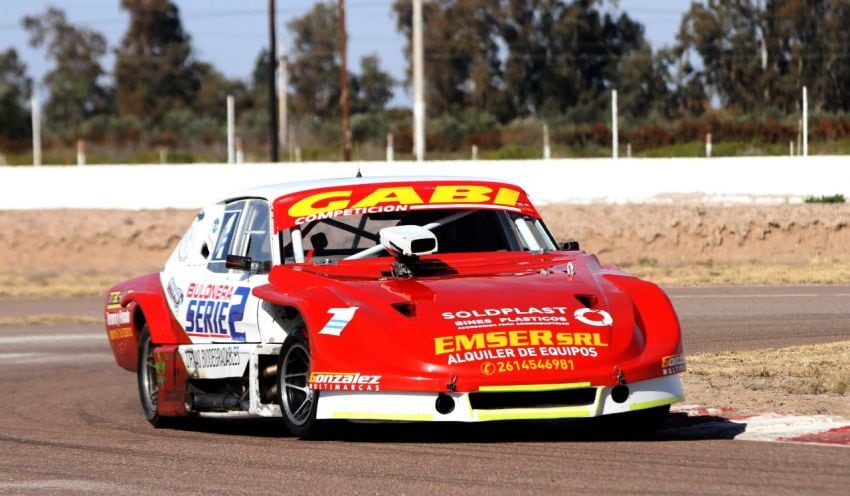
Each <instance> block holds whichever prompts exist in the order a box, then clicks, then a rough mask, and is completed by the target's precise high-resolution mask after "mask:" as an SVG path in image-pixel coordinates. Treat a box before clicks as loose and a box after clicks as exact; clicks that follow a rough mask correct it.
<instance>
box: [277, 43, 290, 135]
mask: <svg viewBox="0 0 850 496" xmlns="http://www.w3.org/2000/svg"><path fill="white" fill-rule="evenodd" d="M277 70H278V73H277V80H278V86H280V87H279V88H278V92H277V94H278V98H277V106H278V115H280V146H281V148H283V149H284V150H286V149H287V148H288V147H289V143H288V141H287V138H288V131H289V122H288V121H287V108H288V107H287V101H286V99H287V96H288V95H287V88H288V87H289V75H288V74H287V73H286V71H287V66H286V45H285V44H284V43H283V40H280V55H278V59H277Z"/></svg>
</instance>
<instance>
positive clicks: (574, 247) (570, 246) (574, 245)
mask: <svg viewBox="0 0 850 496" xmlns="http://www.w3.org/2000/svg"><path fill="white" fill-rule="evenodd" d="M561 249H562V250H563V251H579V250H581V248H580V247H579V244H578V241H567V242H566V243H562V244H561Z"/></svg>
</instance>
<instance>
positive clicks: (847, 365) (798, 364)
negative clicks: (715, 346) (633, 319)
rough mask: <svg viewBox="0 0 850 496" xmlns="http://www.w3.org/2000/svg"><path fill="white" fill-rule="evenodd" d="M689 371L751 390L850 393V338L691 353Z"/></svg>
mask: <svg viewBox="0 0 850 496" xmlns="http://www.w3.org/2000/svg"><path fill="white" fill-rule="evenodd" d="M688 373H689V374H693V375H697V376H703V377H712V378H728V379H734V380H735V381H738V382H739V383H741V384H742V385H743V386H744V387H745V388H747V389H751V390H774V391H783V392H785V393H788V394H836V395H839V396H845V395H848V396H850V341H841V342H837V343H827V344H815V345H804V346H793V347H790V348H779V349H767V350H756V351H726V352H720V353H702V354H699V355H694V356H691V357H688Z"/></svg>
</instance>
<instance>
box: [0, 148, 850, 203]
mask: <svg viewBox="0 0 850 496" xmlns="http://www.w3.org/2000/svg"><path fill="white" fill-rule="evenodd" d="M358 167H359V169H360V171H361V172H362V174H363V175H364V176H368V177H374V176H399V175H417V176H418V175H440V176H474V177H484V178H497V179H502V180H506V181H509V182H514V183H516V184H519V185H520V186H522V187H523V188H524V189H525V190H526V191H527V192H528V193H529V195H530V196H531V197H532V199H533V200H534V201H535V203H538V204H543V203H670V204H677V203H751V204H752V203H756V204H758V203H766V204H768V203H769V204H775V203H799V202H802V201H803V200H804V198H805V197H807V196H821V195H834V194H839V193H840V194H843V195H844V196H845V197H850V158H848V157H842V156H814V157H812V156H810V157H805V158H802V157H733V158H712V159H705V158H694V159H683V158H677V159H619V160H613V159H559V160H506V161H433V162H432V161H428V162H421V163H417V162H351V163H342V162H303V163H279V164H240V165H227V164H190V165H98V166H86V167H76V166H61V167H60V166H52V167H51V166H42V167H0V209H3V210H10V209H45V208H48V209H49V208H117V209H159V208H198V207H200V206H202V205H205V204H207V203H209V202H210V201H212V200H214V199H216V198H219V197H223V196H224V195H226V194H229V193H231V192H233V191H237V190H239V189H242V188H247V187H251V186H257V185H262V184H269V183H276V182H290V181H298V180H307V179H320V178H329V177H346V176H348V177H354V176H355V174H356V173H357V170H358Z"/></svg>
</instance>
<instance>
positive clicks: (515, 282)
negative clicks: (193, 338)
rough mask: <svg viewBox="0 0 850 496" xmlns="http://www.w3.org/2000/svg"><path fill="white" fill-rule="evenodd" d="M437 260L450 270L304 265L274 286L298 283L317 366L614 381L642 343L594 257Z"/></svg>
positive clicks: (490, 380)
mask: <svg viewBox="0 0 850 496" xmlns="http://www.w3.org/2000/svg"><path fill="white" fill-rule="evenodd" d="M435 260H437V262H438V263H436V264H432V265H438V266H439V267H441V269H440V270H441V271H442V273H439V274H436V273H434V274H431V275H426V276H415V277H411V278H394V277H388V276H387V275H386V274H385V272H382V271H381V270H377V271H376V270H375V269H376V268H378V267H380V264H378V265H376V262H374V261H369V262H368V263H363V264H359V265H357V264H352V265H351V266H349V267H347V268H346V267H345V266H344V264H339V265H338V266H333V267H319V266H312V267H306V266H305V267H302V268H300V269H296V270H287V273H286V274H283V273H277V274H275V273H273V274H272V277H271V279H272V283H273V285H275V286H276V287H277V288H283V287H284V286H285V285H286V286H289V287H290V288H293V286H294V287H295V288H294V289H288V291H287V292H288V294H290V295H292V296H293V297H294V298H295V299H296V300H298V301H300V302H303V304H304V305H306V306H308V307H310V308H312V309H313V310H308V311H307V312H302V313H304V314H305V319H306V320H307V325H308V328H309V329H310V340H311V349H312V353H313V355H314V357H313V360H314V365H315V368H314V370H317V369H321V370H325V369H327V370H341V369H340V367H342V368H344V369H345V370H347V371H350V372H358V373H369V374H379V373H380V374H381V375H383V376H385V377H387V378H390V377H406V378H411V377H415V378H419V379H421V380H427V379H429V378H436V380H438V381H442V383H443V384H445V383H446V381H456V382H457V387H461V388H463V387H464V386H466V387H467V388H470V389H475V388H477V387H480V386H481V385H484V384H503V383H517V384H521V383H529V382H539V381H540V380H541V377H542V376H551V378H546V377H543V379H544V380H551V381H552V382H558V381H560V382H564V381H565V380H566V379H567V376H568V375H569V376H570V377H572V378H573V379H575V378H576V377H578V376H581V375H582V374H581V373H578V374H576V372H577V371H584V372H586V374H585V376H587V377H589V375H590V374H591V371H593V373H594V374H596V375H598V374H599V371H600V370H604V374H606V375H607V376H611V378H612V379H611V380H614V379H613V378H615V377H616V372H615V371H614V369H613V368H612V366H614V365H617V364H619V363H621V362H623V361H625V360H627V359H628V358H629V357H631V356H634V355H635V354H637V353H639V352H640V349H641V348H642V345H643V339H642V336H643V335H642V333H641V332H640V331H639V329H637V326H636V323H635V312H634V308H633V305H632V302H631V300H630V298H629V297H628V295H627V294H626V293H624V292H623V291H621V290H620V289H619V288H618V287H617V286H616V285H615V284H612V283H611V282H610V281H608V280H607V279H606V278H605V277H603V274H604V268H602V267H600V266H599V264H598V262H597V261H596V259H595V257H592V256H579V257H565V256H558V255H554V254H546V255H536V256H535V255H530V254H525V255H522V256H516V255H506V256H501V257H499V256H496V257H489V258H486V259H485V258H481V259H463V260H457V259H456V260H446V259H442V258H441V259H435ZM364 262H366V261H364ZM384 265H386V262H384ZM432 268H433V267H432ZM423 272H425V271H424V270H423ZM437 272H439V271H437ZM276 281H279V282H276ZM287 282H288V283H287ZM261 296H262V295H261ZM508 367H509V368H511V369H512V370H511V371H507V368H508ZM524 367H526V368H525V369H523V368H524ZM532 367H533V368H534V371H533V372H534V373H533V374H532V370H531V368H532ZM500 368H501V369H502V372H500V371H499V370H500ZM517 368H518V369H519V370H514V369H517ZM523 370H524V371H523ZM567 372H570V373H569V374H567ZM532 376H533V380H532ZM386 380H388V381H389V380H390V379H386Z"/></svg>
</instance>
